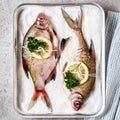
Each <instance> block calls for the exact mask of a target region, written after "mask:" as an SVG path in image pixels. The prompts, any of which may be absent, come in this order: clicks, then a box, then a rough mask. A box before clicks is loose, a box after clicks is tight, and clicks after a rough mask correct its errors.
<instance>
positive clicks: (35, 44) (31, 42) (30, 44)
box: [28, 37, 46, 52]
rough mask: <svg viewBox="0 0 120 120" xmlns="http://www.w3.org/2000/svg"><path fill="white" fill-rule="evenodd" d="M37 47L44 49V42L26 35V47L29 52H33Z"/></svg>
mask: <svg viewBox="0 0 120 120" xmlns="http://www.w3.org/2000/svg"><path fill="white" fill-rule="evenodd" d="M39 47H41V48H43V49H44V48H45V47H46V43H45V42H40V41H38V40H37V39H35V38H34V37H28V49H29V50H30V52H35V50H37V49H38V48H39Z"/></svg>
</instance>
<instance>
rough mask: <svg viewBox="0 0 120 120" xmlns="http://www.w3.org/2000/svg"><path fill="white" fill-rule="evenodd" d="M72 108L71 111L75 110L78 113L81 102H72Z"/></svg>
mask: <svg viewBox="0 0 120 120" xmlns="http://www.w3.org/2000/svg"><path fill="white" fill-rule="evenodd" d="M72 106H73V109H75V110H76V111H78V110H79V109H80V107H81V102H80V101H79V100H75V101H74V102H73V105H72Z"/></svg>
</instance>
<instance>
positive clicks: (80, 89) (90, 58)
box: [62, 9, 96, 111]
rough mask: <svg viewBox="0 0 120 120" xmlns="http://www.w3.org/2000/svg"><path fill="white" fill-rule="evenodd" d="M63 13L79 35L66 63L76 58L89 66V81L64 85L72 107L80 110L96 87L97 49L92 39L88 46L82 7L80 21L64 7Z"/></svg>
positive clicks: (65, 45)
mask: <svg viewBox="0 0 120 120" xmlns="http://www.w3.org/2000/svg"><path fill="white" fill-rule="evenodd" d="M62 14H63V17H64V19H65V21H66V22H67V24H68V26H69V27H70V28H71V29H72V31H73V32H74V33H75V34H76V36H77V39H74V38H72V39H71V40H70V41H71V42H72V43H73V45H75V46H76V47H77V48H76V47H75V49H74V50H73V49H72V53H73V54H71V58H70V59H67V61H66V63H70V62H71V61H76V60H77V61H79V62H83V63H84V64H85V65H86V66H87V68H88V71H89V74H88V78H87V81H85V82H84V83H82V84H79V85H77V86H75V87H73V88H70V89H68V88H67V87H66V86H65V87H64V89H65V91H69V94H67V95H68V98H69V99H70V102H71V106H72V108H73V109H74V110H75V111H78V110H79V109H80V108H81V106H82V104H83V103H84V101H85V100H86V99H87V97H88V96H89V94H90V93H91V91H92V89H93V87H94V83H95V79H96V77H95V75H96V60H95V50H94V45H93V42H92V40H91V44H90V48H88V45H87V43H86V41H85V39H84V36H83V33H82V17H83V11H82V9H81V17H80V16H79V17H78V21H73V20H72V19H71V17H70V16H69V15H68V14H67V12H66V11H65V10H63V9H62ZM67 41H68V40H67ZM70 41H69V44H70ZM66 43H67V42H64V45H63V44H62V48H65V47H67V45H68V44H66ZM77 43H78V44H77ZM63 46H64V47H63ZM67 50H68V49H63V53H65V52H66V53H67ZM68 56H69V55H68ZM63 57H64V56H63ZM66 63H65V65H64V67H63V68H64V69H63V73H65V72H64V70H65V68H66V66H67V64H66ZM63 76H64V74H63ZM63 78H64V77H63ZM64 81H65V80H64ZM64 85H65V84H64ZM67 93H68V92H67Z"/></svg>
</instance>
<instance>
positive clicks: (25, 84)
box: [13, 3, 105, 118]
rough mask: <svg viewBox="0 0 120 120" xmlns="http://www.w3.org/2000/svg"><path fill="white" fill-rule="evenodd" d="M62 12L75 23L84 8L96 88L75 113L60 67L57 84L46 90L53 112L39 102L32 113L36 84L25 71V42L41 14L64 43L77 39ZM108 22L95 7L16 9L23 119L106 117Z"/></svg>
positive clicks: (17, 99)
mask: <svg viewBox="0 0 120 120" xmlns="http://www.w3.org/2000/svg"><path fill="white" fill-rule="evenodd" d="M61 8H62V9H64V10H65V11H66V12H67V13H68V14H69V15H70V16H71V18H72V19H74V20H75V19H76V18H78V13H79V11H80V9H81V8H82V11H83V20H82V31H83V34H84V37H85V40H86V42H87V44H88V46H89V47H90V40H91V39H92V41H93V43H94V47H95V52H96V79H95V84H94V88H93V90H92V91H91V93H90V95H89V97H88V98H87V99H86V100H85V101H84V103H83V106H82V107H81V108H80V109H79V110H78V111H75V110H73V109H72V107H71V106H70V101H69V100H68V97H67V95H66V94H65V93H64V91H63V87H62V86H63V84H62V82H61V81H63V80H62V77H60V76H59V75H58V74H59V73H60V72H61V71H60V70H61V69H60V68H59V67H58V65H56V67H57V72H56V78H55V81H50V82H48V83H47V84H46V86H45V89H46V91H47V93H48V95H49V98H50V100H51V104H52V107H53V110H52V111H50V110H48V108H47V107H46V105H45V104H44V102H43V101H42V100H41V98H39V99H37V102H36V104H35V105H34V106H33V107H32V108H31V109H30V110H28V106H29V102H30V99H31V97H32V95H33V93H34V84H33V81H32V79H31V77H29V79H28V78H27V77H26V75H25V72H24V70H23V64H22V49H23V40H24V37H25V35H26V33H27V31H28V29H29V28H30V27H31V26H32V25H33V23H34V22H35V20H36V17H37V15H38V14H39V13H41V12H43V13H45V14H46V15H47V16H49V19H50V20H51V22H52V25H53V26H54V28H55V31H56V33H57V35H58V37H59V40H60V41H61V40H62V39H63V38H68V37H70V36H72V37H73V38H74V35H73V31H72V30H71V29H70V28H69V26H68V25H67V23H66V22H65V20H64V18H63V16H62V11H61ZM104 19H105V18H104V12H103V9H102V8H101V7H100V6H99V5H97V4H95V3H84V4H80V3H77V4H73V3H72V4H53V3H52V4H22V5H20V6H18V7H17V8H16V10H15V12H14V66H13V67H14V108H15V110H16V111H17V112H18V113H19V114H20V115H22V116H24V117H31V118H47V117H49V118H51V117H53V118H57V117H58V118H60V117H62V118H65V117H66V118H67V117H68V118H80V117H95V116H98V115H100V114H102V112H103V110H104V107H105V39H104V29H105V22H104V21H105V20H104ZM71 31H72V32H71ZM61 56H62V55H61ZM62 57H63V58H62V59H60V60H63V59H64V56H62ZM61 63H62V62H61Z"/></svg>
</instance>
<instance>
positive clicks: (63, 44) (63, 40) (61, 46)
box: [60, 37, 70, 51]
mask: <svg viewBox="0 0 120 120" xmlns="http://www.w3.org/2000/svg"><path fill="white" fill-rule="evenodd" d="M69 40H70V37H68V38H66V39H65V38H63V39H62V41H61V45H60V48H61V50H62V51H63V50H64V48H65V46H66V45H67V43H68V41H69Z"/></svg>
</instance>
